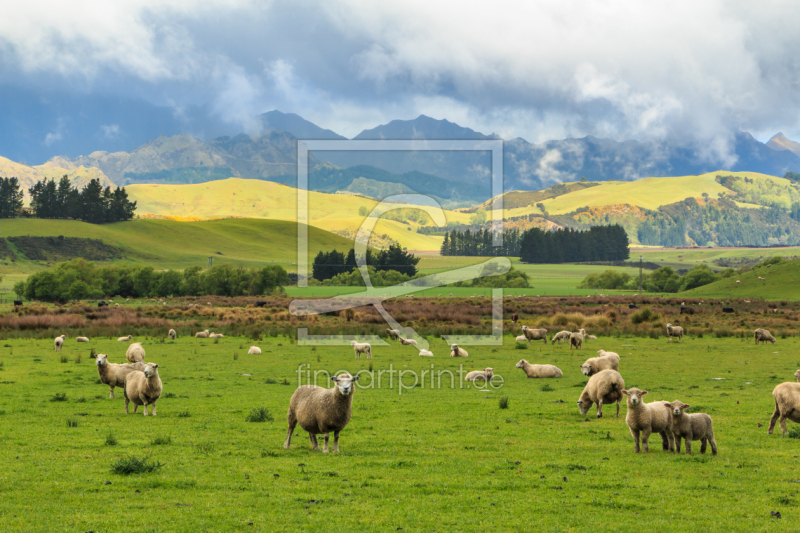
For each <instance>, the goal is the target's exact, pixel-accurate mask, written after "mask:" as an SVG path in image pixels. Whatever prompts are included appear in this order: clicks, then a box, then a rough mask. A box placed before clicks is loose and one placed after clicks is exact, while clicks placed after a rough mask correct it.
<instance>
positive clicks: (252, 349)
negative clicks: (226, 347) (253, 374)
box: [247, 346, 261, 355]
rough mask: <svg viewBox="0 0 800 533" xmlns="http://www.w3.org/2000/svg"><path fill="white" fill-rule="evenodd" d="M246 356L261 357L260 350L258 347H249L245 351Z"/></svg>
mask: <svg viewBox="0 0 800 533" xmlns="http://www.w3.org/2000/svg"><path fill="white" fill-rule="evenodd" d="M247 355H261V348H259V347H258V346H251V347H250V349H249V350H247Z"/></svg>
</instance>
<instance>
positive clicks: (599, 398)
mask: <svg viewBox="0 0 800 533" xmlns="http://www.w3.org/2000/svg"><path fill="white" fill-rule="evenodd" d="M623 389H625V380H623V379H622V376H621V375H620V373H619V372H617V371H616V370H603V371H601V372H598V373H597V374H595V375H594V376H592V377H590V378H589V382H588V383H587V384H586V386H585V387H584V388H583V392H581V395H580V398H578V409H579V410H580V412H581V414H582V415H585V414H586V413H588V412H589V408H590V407H591V406H592V404H593V403H596V404H597V418H600V417H602V416H603V404H610V403H614V402H616V403H617V418H619V402H620V401H621V400H622V391H623Z"/></svg>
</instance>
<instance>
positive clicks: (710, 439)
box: [708, 433, 717, 455]
mask: <svg viewBox="0 0 800 533" xmlns="http://www.w3.org/2000/svg"><path fill="white" fill-rule="evenodd" d="M708 442H709V443H711V455H717V441H716V440H715V439H714V434H713V433H709V434H708Z"/></svg>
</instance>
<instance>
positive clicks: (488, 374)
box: [464, 368, 494, 381]
mask: <svg viewBox="0 0 800 533" xmlns="http://www.w3.org/2000/svg"><path fill="white" fill-rule="evenodd" d="M492 377H494V368H484V369H483V370H473V371H472V372H470V373H469V374H467V375H466V377H465V378H464V381H492Z"/></svg>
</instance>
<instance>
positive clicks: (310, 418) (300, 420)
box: [283, 372, 359, 453]
mask: <svg viewBox="0 0 800 533" xmlns="http://www.w3.org/2000/svg"><path fill="white" fill-rule="evenodd" d="M358 378H359V376H351V375H350V374H348V373H347V372H345V373H344V374H340V375H338V376H334V377H333V378H331V379H333V384H334V387H333V388H332V389H325V388H322V387H318V386H316V385H302V386H300V387H298V388H297V390H296V391H294V394H292V399H291V400H290V401H289V412H288V413H287V415H286V418H287V421H288V423H289V429H288V431H287V432H286V442H284V443H283V447H284V448H286V449H289V446H290V445H291V442H292V433H293V432H294V428H295V426H296V425H297V424H300V427H301V428H303V429H304V430H305V431H308V438H309V439H310V440H311V444H312V445H313V448H312V449H313V450H319V444H318V443H317V434H318V433H321V434H323V435H324V438H325V444H324V446H323V447H322V451H323V453H328V436H329V434H330V432H331V431H333V451H334V452H338V451H339V433H340V432H341V431H342V430H343V429H344V428H345V426H347V423H348V422H349V421H350V417H351V415H352V411H353V393H354V391H355V385H354V383H355V382H356V381H358Z"/></svg>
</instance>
